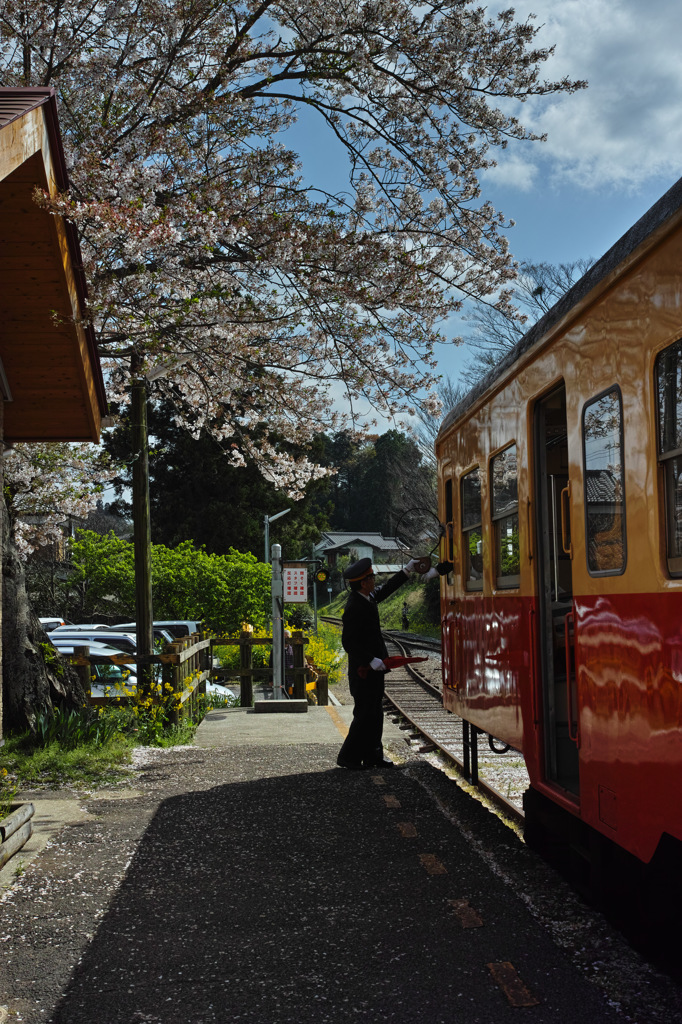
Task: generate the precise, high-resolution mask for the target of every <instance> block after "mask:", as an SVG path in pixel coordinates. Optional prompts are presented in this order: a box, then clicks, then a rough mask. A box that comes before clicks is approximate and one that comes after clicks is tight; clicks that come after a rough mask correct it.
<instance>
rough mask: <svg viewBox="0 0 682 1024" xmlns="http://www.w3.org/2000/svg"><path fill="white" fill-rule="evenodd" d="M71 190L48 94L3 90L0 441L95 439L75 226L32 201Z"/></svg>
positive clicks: (92, 356)
mask: <svg viewBox="0 0 682 1024" xmlns="http://www.w3.org/2000/svg"><path fill="white" fill-rule="evenodd" d="M36 186H37V187H38V188H40V189H44V190H45V191H48V192H49V193H50V194H51V195H54V194H55V193H57V192H60V191H63V190H65V189H66V188H68V178H67V172H66V163H65V160H64V151H63V148H62V143H61V137H60V134H59V125H58V121H57V102H56V96H55V90H54V89H51V88H26V89H8V88H0V360H1V365H0V393H4V394H3V397H4V399H5V405H4V440H5V442H6V443H11V442H15V441H99V433H100V426H101V420H102V417H103V416H105V415H106V414H107V402H106V395H105V391H104V382H103V380H102V371H101V368H100V363H99V358H98V355H97V348H96V344H95V336H94V332H93V330H92V327H91V326H90V325H89V324H87V323H84V322H83V309H84V302H85V297H86V295H87V291H86V283H85V277H84V274H83V267H82V260H81V254H80V247H79V245H78V238H77V235H76V231H75V228H74V227H73V225H72V224H69V223H68V221H65V220H64V219H63V218H61V217H56V216H54V215H52V214H50V213H47V212H46V211H45V210H43V209H41V207H40V206H38V205H37V203H36V202H35V201H34V198H33V193H34V190H35V188H36Z"/></svg>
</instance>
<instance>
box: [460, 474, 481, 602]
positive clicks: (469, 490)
mask: <svg viewBox="0 0 682 1024" xmlns="http://www.w3.org/2000/svg"><path fill="white" fill-rule="evenodd" d="M482 522H483V517H482V514H481V475H480V472H479V470H478V469H472V470H471V472H470V473H467V474H466V476H463V477H462V561H463V563H464V564H463V570H464V585H465V587H466V588H467V590H483V534H482V532H481V524H482Z"/></svg>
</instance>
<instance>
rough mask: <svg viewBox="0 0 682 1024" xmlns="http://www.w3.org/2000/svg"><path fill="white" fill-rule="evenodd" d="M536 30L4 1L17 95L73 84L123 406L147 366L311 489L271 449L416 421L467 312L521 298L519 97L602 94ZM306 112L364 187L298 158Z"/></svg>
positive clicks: (81, 203) (440, 7)
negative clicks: (489, 197) (442, 353)
mask: <svg viewBox="0 0 682 1024" xmlns="http://www.w3.org/2000/svg"><path fill="white" fill-rule="evenodd" d="M536 31H537V29H536V27H535V26H534V24H533V22H532V20H527V21H517V20H516V19H515V15H514V11H513V10H507V11H504V12H502V13H500V14H498V15H497V16H496V17H494V18H488V17H487V16H486V12H485V9H484V8H482V7H479V6H476V5H474V4H473V3H472V2H471V0H444V2H440V0H438V2H436V0H427V2H419V3H417V2H414V0H371V2H367V3H364V2H363V3H360V2H358V0H345V2H344V0H337V2H336V3H331V4H326V5H325V4H321V3H319V2H318V0H293V2H287V0H284V2H282V0H262V2H259V0H235V2H231V3H226V2H225V0H117V2H116V3H113V2H110V0H30V2H29V0H5V2H4V4H3V6H2V10H1V11H0V79H1V80H2V83H3V84H5V85H10V84H12V85H19V84H32V85H54V86H56V88H57V89H58V94H59V100H60V104H61V106H60V120H61V127H62V132H63V135H64V139H65V147H66V152H67V159H68V164H69V173H70V178H71V190H70V192H69V194H68V195H64V196H62V197H61V198H60V199H59V200H58V201H57V202H55V203H53V204H52V208H53V209H54V210H55V211H59V212H62V213H65V214H66V215H67V216H68V217H70V218H71V219H73V221H74V222H75V223H76V224H77V226H78V229H79V231H80V235H81V242H82V248H83V253H84V259H85V263H86V272H87V275H88V278H89V281H90V282H91V288H92V294H91V303H90V316H91V317H92V319H93V321H94V324H95V327H96V331H97V336H98V339H99V347H100V352H101V354H102V357H103V359H104V361H105V366H106V368H107V372H108V375H109V382H110V389H111V395H112V398H114V399H117V400H120V401H126V399H127V395H128V387H129V381H130V378H131V376H133V377H138V376H140V375H141V374H144V373H150V376H152V377H155V378H156V383H155V385H154V387H155V388H156V389H157V391H158V392H159V393H164V394H165V395H167V396H169V397H171V398H172V400H173V402H174V406H175V409H176V416H177V418H178V421H179V422H182V423H184V424H185V425H187V426H188V428H189V429H191V430H192V431H193V432H194V433H195V434H197V433H198V432H199V431H200V430H201V429H203V428H209V429H210V430H211V431H213V432H214V433H215V435H216V436H218V437H219V438H221V439H223V440H225V439H227V440H228V443H229V445H230V451H231V458H232V461H233V462H234V463H235V464H242V463H243V461H244V460H245V459H253V460H255V461H256V462H257V463H258V464H259V465H260V467H261V469H262V471H263V472H264V473H265V475H266V476H267V477H268V478H269V479H270V480H272V481H273V482H274V483H275V484H276V485H277V486H278V487H284V488H287V489H288V490H289V491H290V492H292V493H296V492H297V491H298V490H300V487H301V486H303V484H304V483H305V482H306V480H308V479H310V478H311V477H313V476H315V474H316V473H317V472H320V471H319V470H318V469H316V468H315V466H314V465H313V464H312V462H311V461H310V460H308V459H306V458H304V457H299V458H297V459H292V458H291V457H287V456H286V455H285V454H284V452H283V451H282V450H281V449H278V447H277V443H276V441H274V440H273V438H275V437H276V438H279V439H280V440H281V441H283V442H292V441H295V442H297V443H301V442H303V443H305V442H306V440H308V439H310V438H311V437H312V436H313V435H314V434H315V433H316V432H317V431H319V430H320V428H321V427H325V428H327V429H331V430H338V429H341V428H344V427H346V426H348V425H349V422H350V423H353V424H354V423H355V418H356V417H355V414H356V410H357V408H358V402H359V401H360V400H362V401H363V403H365V402H368V403H369V405H370V406H372V407H373V408H375V409H376V410H378V411H379V412H381V413H382V414H384V415H393V414H398V413H401V412H405V411H406V410H412V409H413V408H414V406H415V404H416V402H417V401H418V400H419V399H420V397H421V398H423V397H424V394H425V393H428V392H429V391H430V389H431V388H432V386H433V383H434V376H433V371H434V367H435V361H434V354H433V353H434V343H435V342H436V341H438V340H442V338H443V334H442V330H443V326H444V324H445V323H446V321H447V318H448V317H449V316H450V315H451V313H452V312H453V311H455V310H456V309H457V308H459V305H460V303H461V301H462V299H463V297H466V296H471V297H493V296H494V297H495V304H496V306H497V307H498V308H500V309H502V310H504V309H507V308H508V305H509V291H508V285H509V282H510V281H511V280H512V278H513V275H514V265H513V261H512V259H511V257H510V254H509V251H508V246H507V240H506V237H505V235H504V233H503V231H502V229H503V228H504V227H505V225H506V221H505V218H504V217H503V216H502V214H500V213H497V212H496V211H495V210H494V209H493V207H492V206H491V204H490V203H489V202H487V201H486V200H485V199H484V198H483V197H482V195H481V190H480V186H479V182H478V175H479V172H480V171H481V170H483V169H485V168H487V167H490V166H491V165H492V164H493V163H494V156H493V154H494V151H495V149H496V148H499V147H504V146H506V145H507V144H508V143H509V142H510V141H511V142H514V143H517V144H520V143H522V142H524V141H526V142H527V141H532V140H535V139H537V138H538V137H537V136H535V135H533V133H532V132H529V131H527V130H526V129H525V128H524V127H523V125H522V124H521V123H520V121H519V120H518V118H517V116H516V115H517V113H518V107H519V104H520V103H522V102H523V101H524V100H526V99H528V98H529V97H534V96H539V95H542V94H550V93H554V92H557V91H571V90H573V89H576V88H579V87H582V86H583V85H584V83H581V82H571V81H569V80H568V79H562V80H560V81H545V80H543V79H542V77H541V68H542V65H543V63H544V62H545V61H546V60H547V58H548V57H549V55H550V53H551V51H550V50H548V49H543V48H538V47H536V46H535V45H534V37H535V34H536ZM304 110H305V111H307V116H308V117H312V118H317V120H318V122H319V126H320V131H321V134H320V146H321V147H324V146H332V145H333V146H334V147H335V149H334V153H335V154H338V153H343V154H345V157H346V159H347V166H348V185H347V187H346V188H345V189H344V190H343V191H340V190H336V191H331V190H329V189H328V187H327V186H326V183H325V181H324V180H321V181H314V180H312V179H311V178H310V177H309V176H306V168H305V166H303V165H302V164H301V161H300V159H299V157H298V156H297V154H296V153H295V152H294V151H293V150H292V149H290V148H288V147H287V130H288V129H290V128H291V126H292V125H293V124H294V122H295V120H296V118H297V117H298V116H299V115H300V113H301V111H304ZM43 201H44V202H46V199H45V198H43ZM160 373H163V374H164V375H163V376H159V374H160ZM340 388H341V389H342V391H344V392H345V395H346V397H347V400H348V402H347V409H348V413H347V414H340V413H338V412H335V411H334V410H337V409H338V408H339V407H340V403H339V401H338V395H339V389H340ZM429 400H431V401H432V400H433V399H432V398H431V399H428V398H427V401H429ZM264 421H266V422H267V423H268V425H269V427H270V430H269V431H263V430H258V429H257V428H258V427H259V425H261V424H262V423H263V422H264Z"/></svg>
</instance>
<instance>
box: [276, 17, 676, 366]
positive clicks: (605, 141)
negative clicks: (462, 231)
mask: <svg viewBox="0 0 682 1024" xmlns="http://www.w3.org/2000/svg"><path fill="white" fill-rule="evenodd" d="M508 6H509V4H508V3H504V4H503V3H489V4H488V5H487V7H488V10H489V13H491V14H494V13H495V11H496V10H501V9H503V7H508ZM514 6H515V8H516V16H517V18H518V19H519V20H521V19H525V17H527V16H528V15H529V14H530V13H534V14H535V15H536V24H538V25H540V26H542V27H541V31H540V35H539V38H538V41H539V43H540V44H541V45H545V46H546V45H554V46H555V48H556V49H555V54H554V56H553V57H552V58H551V59H550V60H549V61H548V62H547V63H546V64H545V65H544V73H543V77H546V78H561V77H563V76H564V75H569V76H570V77H572V78H575V79H587V80H588V83H589V87H588V88H587V89H586V90H584V91H581V92H578V93H574V94H573V95H560V96H556V97H549V98H544V99H543V98H537V99H533V100H531V101H529V102H528V103H526V104H524V105H523V106H519V109H518V112H517V114H518V116H519V118H520V120H521V122H522V123H523V124H524V125H526V127H529V128H532V129H533V130H535V131H537V132H546V133H547V135H548V140H547V142H544V143H521V144H514V145H512V144H510V146H509V147H508V149H507V150H506V151H504V152H502V153H500V154H499V157H498V167H496V168H494V169H492V170H490V171H487V172H485V173H484V175H483V176H482V179H481V181H482V186H483V193H484V196H485V197H486V198H489V199H490V200H491V201H492V203H493V205H494V206H495V207H496V208H497V209H499V210H502V211H503V212H504V214H505V215H506V216H507V217H508V218H512V219H513V220H514V221H515V222H516V226H515V227H514V228H513V229H511V231H510V232H509V239H510V245H511V249H512V252H513V254H514V256H515V257H516V258H517V259H518V260H528V261H531V262H540V261H547V262H553V263H561V262H568V261H571V260H576V259H579V258H581V257H589V256H592V257H595V258H597V257H599V256H601V255H602V254H603V253H604V252H606V251H607V249H609V248H610V246H611V245H613V243H614V242H615V241H617V239H618V238H620V236H621V235H622V234H623V233H624V232H625V231H627V230H628V228H629V227H630V226H631V225H632V224H634V223H635V221H636V220H637V219H638V218H639V217H640V216H642V214H643V213H645V212H646V210H648V209H649V207H650V206H651V205H652V204H653V203H654V202H655V201H656V200H657V199H658V198H659V197H660V196H661V195H663V193H664V192H665V191H666V190H667V189H668V188H669V187H670V186H671V185H672V184H673V183H674V182H675V181H676V180H677V178H678V177H680V175H682V60H681V59H680V56H681V54H680V51H681V50H682V44H681V42H680V41H681V40H682V4H681V3H679V2H678V0H647V2H646V3H644V2H643V0H519V2H517V3H516V4H515V5H514ZM315 128H316V125H315V122H312V121H304V122H301V124H300V125H298V126H297V127H296V128H294V129H293V131H291V133H290V137H289V138H287V139H286V142H287V144H288V145H290V146H291V147H292V148H294V149H298V150H299V152H301V155H302V157H303V160H304V165H305V170H306V177H308V179H309V180H314V179H315V178H318V180H319V176H320V172H323V171H324V170H325V168H327V175H328V177H327V180H329V175H330V173H331V177H332V178H334V177H336V175H337V174H338V172H339V167H338V165H336V163H335V158H336V155H337V154H335V152H334V151H333V149H329V148H328V147H329V143H328V141H327V142H326V146H320V143H321V141H322V139H325V140H328V136H327V134H326V132H325V133H324V135H322V134H321V133H320V134H318V132H317V131H316V130H315ZM330 168H333V170H332V171H330ZM439 358H440V368H441V370H442V371H443V372H445V373H448V374H450V375H456V371H457V367H458V366H459V365H461V363H462V360H463V359H466V352H463V351H462V350H461V349H456V348H455V347H454V346H452V347H451V346H448V347H444V348H443V349H442V351H441V353H440V357H439Z"/></svg>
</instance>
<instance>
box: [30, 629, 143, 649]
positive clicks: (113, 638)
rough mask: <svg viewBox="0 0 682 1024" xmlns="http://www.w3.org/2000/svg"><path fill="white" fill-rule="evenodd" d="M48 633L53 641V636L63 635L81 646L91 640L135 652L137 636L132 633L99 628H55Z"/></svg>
mask: <svg viewBox="0 0 682 1024" xmlns="http://www.w3.org/2000/svg"><path fill="white" fill-rule="evenodd" d="M48 635H49V637H50V640H52V641H53V642H54V640H55V637H60V638H61V637H64V638H65V639H68V640H70V641H71V642H72V643H73V644H75V645H77V646H78V645H80V646H83V644H89V643H90V642H91V641H92V642H94V643H107V644H108V645H109V646H110V647H116V648H117V649H118V651H119V653H120V652H121V651H125V653H126V654H135V653H136V652H137V638H136V636H135V634H134V633H123V632H121V633H114V632H110V631H109V630H99V629H90V630H88V629H56V630H54V632H52V633H49V634H48Z"/></svg>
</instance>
